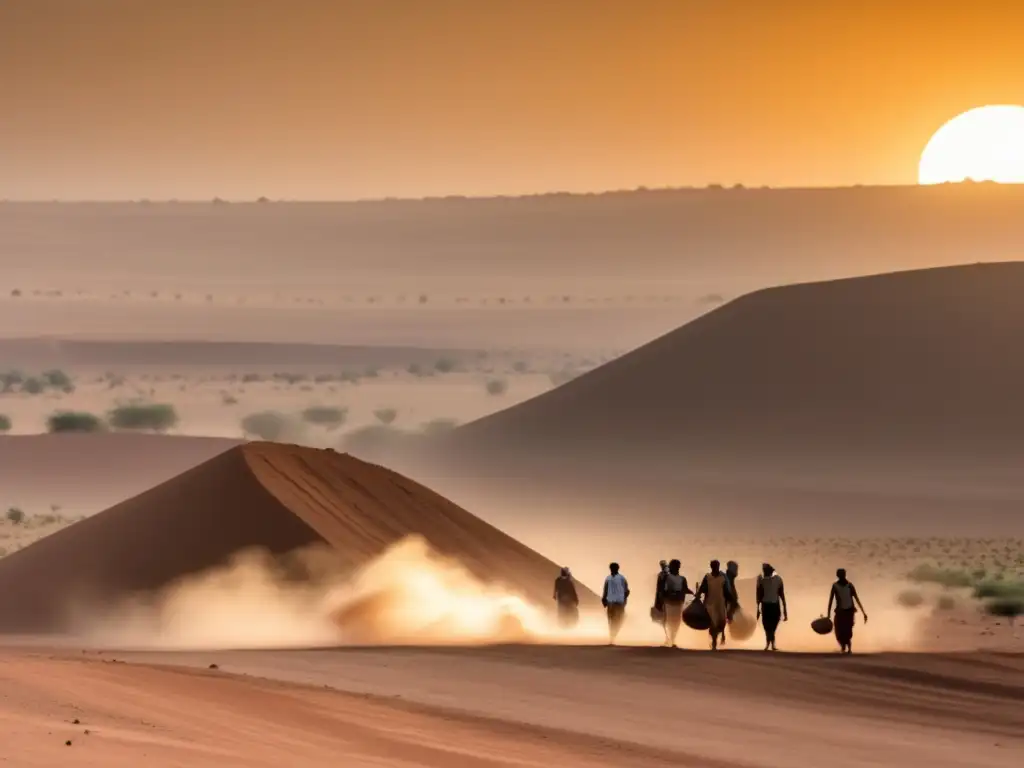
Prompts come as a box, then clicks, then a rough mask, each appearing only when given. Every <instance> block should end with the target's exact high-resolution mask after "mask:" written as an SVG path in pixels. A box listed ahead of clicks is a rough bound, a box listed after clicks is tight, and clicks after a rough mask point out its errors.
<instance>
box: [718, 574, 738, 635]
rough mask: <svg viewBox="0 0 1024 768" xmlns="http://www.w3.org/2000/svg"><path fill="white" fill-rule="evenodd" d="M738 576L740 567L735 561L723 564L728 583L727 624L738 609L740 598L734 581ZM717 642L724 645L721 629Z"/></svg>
mask: <svg viewBox="0 0 1024 768" xmlns="http://www.w3.org/2000/svg"><path fill="white" fill-rule="evenodd" d="M739 576H740V565H739V563H737V562H736V561H735V560H730V561H729V562H727V563H726V564H725V578H726V581H728V582H729V590H728V593H727V597H726V601H727V602H726V606H725V622H726V624H728V623H729V622H731V621H732V617H733V616H735V615H736V611H738V610H739V609H740V598H739V592H738V591H737V589H736V580H737V579H738V578H739ZM719 642H721V644H722V645H725V629H724V628H723V629H722V634H721V635H720V636H719Z"/></svg>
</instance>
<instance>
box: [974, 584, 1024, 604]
mask: <svg viewBox="0 0 1024 768" xmlns="http://www.w3.org/2000/svg"><path fill="white" fill-rule="evenodd" d="M974 596H975V597H976V598H978V599H979V600H987V599H990V598H995V599H997V600H998V599H1002V598H1024V582H1020V581H996V580H989V581H982V582H979V583H978V584H975V586H974Z"/></svg>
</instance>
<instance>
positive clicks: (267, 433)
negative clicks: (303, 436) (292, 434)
mask: <svg viewBox="0 0 1024 768" xmlns="http://www.w3.org/2000/svg"><path fill="white" fill-rule="evenodd" d="M287 429H288V419H287V418H286V417H285V416H284V415H283V414H280V413H277V412H276V411H260V412H259V413H251V414H249V415H248V416H246V417H245V418H244V419H242V431H243V432H244V433H245V434H246V435H247V436H252V437H258V438H260V439H261V440H279V439H280V438H281V437H282V436H283V435H284V433H285V432H286V431H287Z"/></svg>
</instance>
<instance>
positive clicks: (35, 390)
mask: <svg viewBox="0 0 1024 768" xmlns="http://www.w3.org/2000/svg"><path fill="white" fill-rule="evenodd" d="M45 390H46V382H44V381H43V380H42V379H40V378H39V377H38V376H29V377H28V378H27V379H25V381H23V382H22V383H21V391H22V392H24V393H25V394H26V395H39V394H42V393H43V392H44V391H45Z"/></svg>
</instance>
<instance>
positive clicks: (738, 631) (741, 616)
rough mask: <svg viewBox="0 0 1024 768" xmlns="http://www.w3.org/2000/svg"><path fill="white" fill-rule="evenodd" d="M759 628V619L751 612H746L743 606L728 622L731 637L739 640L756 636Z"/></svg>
mask: <svg viewBox="0 0 1024 768" xmlns="http://www.w3.org/2000/svg"><path fill="white" fill-rule="evenodd" d="M756 629H757V619H755V618H754V617H753V616H751V615H750V614H749V613H744V611H743V609H742V608H737V609H736V613H734V614H733V615H732V621H730V622H729V624H728V631H729V637H731V638H732V639H733V640H736V641H738V642H742V641H743V640H749V639H750V638H751V637H753V636H754V631H755V630H756Z"/></svg>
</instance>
